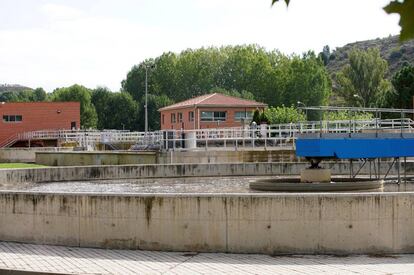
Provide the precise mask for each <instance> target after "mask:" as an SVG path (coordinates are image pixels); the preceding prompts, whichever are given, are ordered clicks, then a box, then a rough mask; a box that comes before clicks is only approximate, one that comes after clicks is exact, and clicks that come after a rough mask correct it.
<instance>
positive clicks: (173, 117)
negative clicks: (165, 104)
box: [171, 113, 175, 123]
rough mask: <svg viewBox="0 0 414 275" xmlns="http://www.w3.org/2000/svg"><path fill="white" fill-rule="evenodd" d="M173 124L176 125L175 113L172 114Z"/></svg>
mask: <svg viewBox="0 0 414 275" xmlns="http://www.w3.org/2000/svg"><path fill="white" fill-rule="evenodd" d="M171 123H175V113H174V114H171Z"/></svg>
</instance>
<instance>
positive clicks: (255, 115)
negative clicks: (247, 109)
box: [252, 109, 261, 124]
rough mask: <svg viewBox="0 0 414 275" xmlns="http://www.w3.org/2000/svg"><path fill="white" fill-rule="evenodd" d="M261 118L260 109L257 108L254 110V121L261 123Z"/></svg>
mask: <svg viewBox="0 0 414 275" xmlns="http://www.w3.org/2000/svg"><path fill="white" fill-rule="evenodd" d="M260 120H261V115H260V111H259V110H257V109H256V110H255V111H254V112H253V119H252V122H253V121H254V122H256V124H260Z"/></svg>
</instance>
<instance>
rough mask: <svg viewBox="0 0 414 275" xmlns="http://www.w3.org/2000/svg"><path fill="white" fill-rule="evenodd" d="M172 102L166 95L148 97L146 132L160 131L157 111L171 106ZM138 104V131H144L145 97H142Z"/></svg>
mask: <svg viewBox="0 0 414 275" xmlns="http://www.w3.org/2000/svg"><path fill="white" fill-rule="evenodd" d="M173 103H174V102H173V101H172V100H171V99H170V98H168V97H167V96H166V95H148V130H149V131H155V130H159V129H160V113H159V112H158V109H160V108H162V107H165V106H168V105H171V104H173ZM138 104H139V110H138V122H137V125H138V129H139V130H140V131H143V130H144V129H145V108H144V104H145V97H143V98H142V99H141V100H140V102H139V103H138Z"/></svg>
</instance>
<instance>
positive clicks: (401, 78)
mask: <svg viewBox="0 0 414 275" xmlns="http://www.w3.org/2000/svg"><path fill="white" fill-rule="evenodd" d="M392 85H393V86H394V91H393V92H392V93H390V94H389V96H388V97H387V100H386V102H387V106H390V107H392V108H401V109H412V108H413V96H414V66H412V65H406V66H404V67H403V68H402V69H401V70H400V71H398V72H397V73H396V74H395V75H394V77H393V78H392Z"/></svg>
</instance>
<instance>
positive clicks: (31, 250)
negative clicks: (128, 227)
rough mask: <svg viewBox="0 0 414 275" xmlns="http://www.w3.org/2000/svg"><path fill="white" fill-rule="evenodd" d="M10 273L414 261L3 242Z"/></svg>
mask: <svg viewBox="0 0 414 275" xmlns="http://www.w3.org/2000/svg"><path fill="white" fill-rule="evenodd" d="M4 269H17V270H30V271H38V272H53V273H63V274H137V273H138V274H414V255H412V254H410V255H395V256H387V257H372V256H352V257H332V256H290V257H271V256H266V255H244V254H222V253H199V254H196V253H177V252H152V251H131V250H105V249H91V248H73V247H63V246H49V245H31V244H18V243H8V242H0V274H1V273H2V271H1V270H4Z"/></svg>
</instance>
